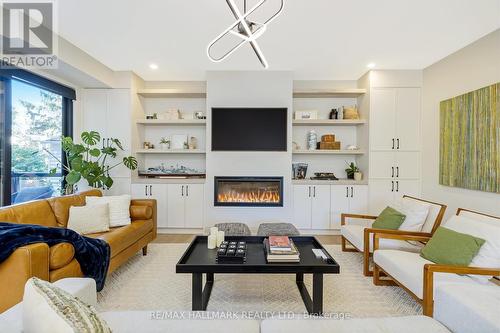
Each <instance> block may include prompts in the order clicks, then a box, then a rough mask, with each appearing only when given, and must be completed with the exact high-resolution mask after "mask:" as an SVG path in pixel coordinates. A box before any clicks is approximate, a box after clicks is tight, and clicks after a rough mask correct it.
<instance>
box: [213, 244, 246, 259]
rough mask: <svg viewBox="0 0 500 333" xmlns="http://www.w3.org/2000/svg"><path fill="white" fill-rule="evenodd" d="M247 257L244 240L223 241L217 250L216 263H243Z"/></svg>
mask: <svg viewBox="0 0 500 333" xmlns="http://www.w3.org/2000/svg"><path fill="white" fill-rule="evenodd" d="M246 257H247V244H246V242H241V241H240V242H236V241H231V242H228V241H224V242H222V243H221V244H220V247H219V249H218V250H217V258H216V260H217V263H243V262H245V261H246Z"/></svg>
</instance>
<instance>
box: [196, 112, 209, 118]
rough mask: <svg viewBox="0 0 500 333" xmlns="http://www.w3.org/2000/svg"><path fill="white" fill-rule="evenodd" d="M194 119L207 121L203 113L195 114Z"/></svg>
mask: <svg viewBox="0 0 500 333" xmlns="http://www.w3.org/2000/svg"><path fill="white" fill-rule="evenodd" d="M194 118H195V119H207V117H205V115H204V114H203V112H202V111H196V112H195V113H194Z"/></svg>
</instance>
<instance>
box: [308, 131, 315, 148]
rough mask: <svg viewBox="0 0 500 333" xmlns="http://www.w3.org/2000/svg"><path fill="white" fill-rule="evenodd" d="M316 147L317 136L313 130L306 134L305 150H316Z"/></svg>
mask: <svg viewBox="0 0 500 333" xmlns="http://www.w3.org/2000/svg"><path fill="white" fill-rule="evenodd" d="M317 145H318V135H317V134H316V132H315V131H314V130H311V131H309V132H308V133H307V149H308V150H316V148H317Z"/></svg>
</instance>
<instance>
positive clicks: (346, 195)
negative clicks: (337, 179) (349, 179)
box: [345, 186, 349, 198]
mask: <svg viewBox="0 0 500 333" xmlns="http://www.w3.org/2000/svg"><path fill="white" fill-rule="evenodd" d="M345 197H346V198H349V186H346V187H345Z"/></svg>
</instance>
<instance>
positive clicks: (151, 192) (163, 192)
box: [132, 184, 204, 228]
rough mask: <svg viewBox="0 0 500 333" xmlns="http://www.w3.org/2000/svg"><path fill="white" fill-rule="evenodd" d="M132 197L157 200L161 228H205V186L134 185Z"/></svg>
mask: <svg viewBox="0 0 500 333" xmlns="http://www.w3.org/2000/svg"><path fill="white" fill-rule="evenodd" d="M132 197H133V198H138V199H140V198H144V199H156V200H157V210H158V227H159V228H202V227H203V218H204V215H203V208H204V185H203V184H132Z"/></svg>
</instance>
